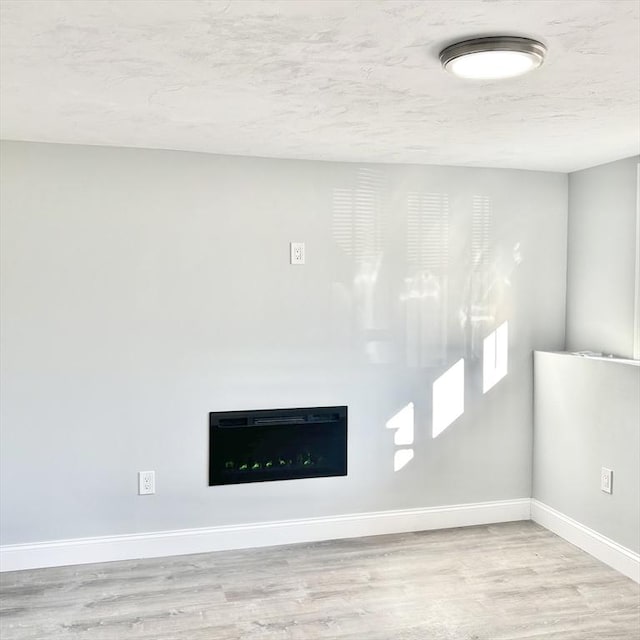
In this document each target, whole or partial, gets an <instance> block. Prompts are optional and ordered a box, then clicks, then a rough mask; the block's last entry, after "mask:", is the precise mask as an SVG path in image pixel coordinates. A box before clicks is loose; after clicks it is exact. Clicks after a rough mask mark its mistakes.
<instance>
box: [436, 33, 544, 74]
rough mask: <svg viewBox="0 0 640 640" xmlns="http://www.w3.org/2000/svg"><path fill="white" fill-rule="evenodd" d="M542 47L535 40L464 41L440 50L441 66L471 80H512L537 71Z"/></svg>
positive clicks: (541, 57)
mask: <svg viewBox="0 0 640 640" xmlns="http://www.w3.org/2000/svg"><path fill="white" fill-rule="evenodd" d="M545 53H546V47H545V46H544V45H543V44H542V43H540V42H537V41H536V40H530V39H528V38H516V37H512V36H499V37H493V38H476V39H475V40H465V41H464V42H458V43H456V44H453V45H451V46H450V47H447V48H446V49H443V50H442V52H441V53H440V61H441V63H442V66H443V67H444V68H445V69H446V70H447V71H449V72H450V73H452V74H454V75H456V76H458V77H460V78H469V79H473V80H497V79H500V78H513V77H515V76H520V75H522V74H524V73H527V72H528V71H532V70H533V69H536V68H537V67H539V66H540V65H541V64H542V62H543V61H544V56H545Z"/></svg>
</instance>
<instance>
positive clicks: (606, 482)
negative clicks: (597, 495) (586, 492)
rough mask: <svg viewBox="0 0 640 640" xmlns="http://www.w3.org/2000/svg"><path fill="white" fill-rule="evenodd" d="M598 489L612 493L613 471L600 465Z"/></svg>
mask: <svg viewBox="0 0 640 640" xmlns="http://www.w3.org/2000/svg"><path fill="white" fill-rule="evenodd" d="M600 489H602V491H604V492H605V493H613V471H611V469H607V468H606V467H602V471H601V472H600Z"/></svg>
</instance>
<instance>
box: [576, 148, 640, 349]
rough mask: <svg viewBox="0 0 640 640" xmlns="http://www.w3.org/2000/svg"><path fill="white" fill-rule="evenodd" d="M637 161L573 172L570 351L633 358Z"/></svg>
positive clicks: (634, 158)
mask: <svg viewBox="0 0 640 640" xmlns="http://www.w3.org/2000/svg"><path fill="white" fill-rule="evenodd" d="M639 161H640V157H638V156H635V157H633V158H626V159H624V160H619V161H617V162H611V163H609V164H604V165H600V166H597V167H593V168H591V169H585V170H584V171H577V172H575V173H571V174H570V175H569V250H568V264H567V349H568V350H569V351H582V350H586V349H588V350H591V351H600V352H602V353H606V354H614V355H617V356H621V357H626V358H631V357H633V341H634V297H635V261H636V242H637V241H636V237H637V227H636V207H637V197H638V196H637V166H638V162H639Z"/></svg>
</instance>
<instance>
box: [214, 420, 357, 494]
mask: <svg viewBox="0 0 640 640" xmlns="http://www.w3.org/2000/svg"><path fill="white" fill-rule="evenodd" d="M346 475H347V407H313V408H306V409H265V410H258V411H217V412H212V413H210V414H209V485H220V484H238V483H241V482H264V481H267V480H294V479H299V478H324V477H327V476H346Z"/></svg>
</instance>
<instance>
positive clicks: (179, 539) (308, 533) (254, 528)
mask: <svg viewBox="0 0 640 640" xmlns="http://www.w3.org/2000/svg"><path fill="white" fill-rule="evenodd" d="M530 504H531V501H530V500H529V498H523V499H519V500H502V501H498V502H479V503H474V504H462V505H451V506H444V507H427V508H421V509H403V510H399V511H379V512H373V513H354V514H348V515H340V516H330V517H323V518H308V519H303V520H284V521H281V522H261V523H255V524H243V525H229V526H219V527H207V528H203V529H179V530H177V531H159V532H154V533H137V534H131V535H117V536H106V537H100V538H74V539H71V540H54V541H51V542H36V543H33V544H14V545H3V546H0V571H18V570H22V569H36V568H42V567H58V566H64V565H73V564H87V563H93V562H108V561H112V560H134V559H139V558H156V557H164V556H173V555H184V554H189V553H205V552H209V551H225V550H229V549H246V548H249V547H268V546H273V545H279V544H292V543H297V542H313V541H317V540H333V539H337V538H357V537H361V536H372V535H380V534H386V533H403V532H408V531H426V530H430V529H447V528H451V527H467V526H472V525H479V524H491V523H497V522H510V521H514V520H529V518H530Z"/></svg>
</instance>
